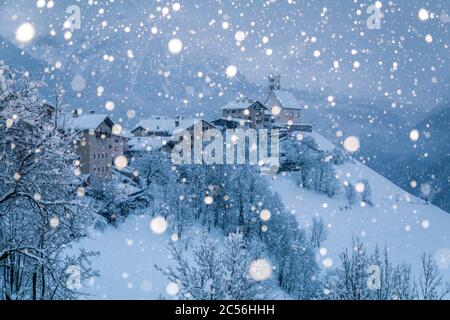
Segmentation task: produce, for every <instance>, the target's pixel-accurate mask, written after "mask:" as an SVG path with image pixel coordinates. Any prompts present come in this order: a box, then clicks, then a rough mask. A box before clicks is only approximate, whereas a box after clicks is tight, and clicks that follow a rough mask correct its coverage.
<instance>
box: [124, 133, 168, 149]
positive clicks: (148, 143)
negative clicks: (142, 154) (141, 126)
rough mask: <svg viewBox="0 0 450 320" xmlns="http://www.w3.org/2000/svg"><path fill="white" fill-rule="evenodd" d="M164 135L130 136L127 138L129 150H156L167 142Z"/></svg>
mask: <svg viewBox="0 0 450 320" xmlns="http://www.w3.org/2000/svg"><path fill="white" fill-rule="evenodd" d="M167 141H168V139H167V138H166V137H159V136H157V137H132V138H130V139H129V140H128V145H129V150H130V151H132V152H133V151H136V152H138V151H152V150H157V149H159V148H161V147H162V146H164V145H165V144H166V143H167Z"/></svg>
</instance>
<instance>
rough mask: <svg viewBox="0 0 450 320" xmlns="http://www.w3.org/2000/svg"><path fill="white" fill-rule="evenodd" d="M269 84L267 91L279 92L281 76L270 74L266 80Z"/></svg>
mask: <svg viewBox="0 0 450 320" xmlns="http://www.w3.org/2000/svg"><path fill="white" fill-rule="evenodd" d="M267 80H268V84H269V86H268V87H269V91H274V90H280V88H281V76H280V75H279V74H276V75H272V74H270V75H269V77H268V78H267Z"/></svg>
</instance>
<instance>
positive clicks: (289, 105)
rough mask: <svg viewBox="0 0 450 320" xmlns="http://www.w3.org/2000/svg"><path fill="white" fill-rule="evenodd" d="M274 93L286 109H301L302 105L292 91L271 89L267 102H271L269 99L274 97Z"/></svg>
mask: <svg viewBox="0 0 450 320" xmlns="http://www.w3.org/2000/svg"><path fill="white" fill-rule="evenodd" d="M273 95H275V97H276V99H277V100H278V101H279V102H280V104H281V107H283V108H284V109H299V110H301V109H302V107H301V106H300V104H299V103H298V101H297V99H296V98H295V97H294V95H293V94H292V93H290V92H288V91H282V90H272V91H270V93H269V96H268V97H267V99H266V102H265V104H267V103H268V102H269V100H270V99H271V98H272V96H273Z"/></svg>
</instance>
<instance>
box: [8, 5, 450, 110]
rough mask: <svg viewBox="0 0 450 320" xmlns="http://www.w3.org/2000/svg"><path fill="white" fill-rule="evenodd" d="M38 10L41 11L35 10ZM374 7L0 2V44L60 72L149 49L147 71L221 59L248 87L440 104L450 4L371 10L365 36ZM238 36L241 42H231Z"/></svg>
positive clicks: (123, 59)
mask: <svg viewBox="0 0 450 320" xmlns="http://www.w3.org/2000/svg"><path fill="white" fill-rule="evenodd" d="M39 2H40V3H41V4H45V6H44V7H43V8H38V6H37V4H38V3H39ZM49 3H51V4H50V5H49ZM175 3H179V4H180V9H179V10H176V9H178V8H177V5H175V6H174V4H175ZM52 4H53V6H52ZM73 4H75V5H78V6H79V7H80V8H81V29H80V30H74V31H73V34H72V38H71V39H70V40H67V39H64V33H65V30H64V28H63V23H64V21H65V16H66V14H65V10H66V8H67V7H68V6H69V5H73ZM373 4H375V1H361V0H345V1H325V0H314V1H312V0H311V1H301V0H266V1H260V0H257V1H256V0H255V1H225V0H222V1H204V0H202V1H200V0H197V1H192V0H191V1H184V0H177V1H148V0H133V1H124V0H109V1H106V0H105V1H99V0H96V1H94V0H83V1H77V0H54V1H49V0H40V1H38V0H21V1H20V0H0V19H1V21H2V23H1V24H0V35H1V36H2V37H4V38H6V39H8V40H10V41H11V42H12V43H14V44H16V45H17V46H18V47H21V48H22V49H23V50H24V51H25V52H27V53H29V54H31V55H33V56H34V57H36V58H38V59H43V60H46V61H47V62H48V63H51V64H55V63H56V62H57V61H59V62H61V65H58V67H61V69H63V70H64V68H67V70H69V69H70V70H74V69H75V68H74V67H73V65H77V64H78V63H81V62H83V61H84V63H91V64H95V63H103V62H104V61H105V60H104V59H105V58H106V59H108V57H110V56H113V57H114V60H113V61H112V62H110V63H111V64H122V67H124V65H125V67H126V68H128V64H130V65H132V63H135V62H130V61H131V59H136V60H135V61H139V59H146V57H147V56H150V52H152V59H155V55H154V51H155V48H158V52H159V53H158V55H157V59H156V60H155V62H154V63H155V64H156V65H157V64H158V63H162V64H165V63H167V62H170V61H171V60H173V59H179V60H177V61H178V62H180V61H181V63H182V62H188V61H190V60H191V59H193V58H195V57H197V58H198V57H204V56H210V57H216V56H224V57H226V58H228V59H229V62H230V64H233V65H235V66H236V67H237V69H238V70H239V72H241V73H242V74H244V75H245V76H246V77H247V78H248V79H250V80H251V81H253V82H255V83H263V82H264V81H265V79H264V78H265V76H266V75H267V73H268V72H269V71H268V70H270V68H273V66H275V68H276V69H277V71H278V72H279V73H280V74H281V75H282V76H283V85H284V86H286V87H288V86H292V87H295V88H297V89H307V90H315V91H317V90H326V92H336V95H345V96H352V97H362V98H367V99H372V98H377V99H378V98H385V99H388V100H390V101H392V103H393V104H395V105H409V104H415V105H420V106H421V107H423V108H424V109H429V108H432V107H434V106H435V105H438V104H440V103H442V102H443V101H445V100H447V101H448V98H449V97H450V91H449V83H450V58H449V57H450V47H449V46H450V35H449V28H450V17H449V16H450V2H449V1H448V0H444V1H418V0H408V1H407V0H401V1H400V0H398V1H394V0H392V1H385V0H383V1H378V3H377V6H378V7H380V5H381V8H380V10H381V12H382V14H383V17H382V18H381V28H380V29H369V28H368V27H367V23H366V22H367V19H368V18H369V14H367V8H368V7H369V6H370V5H373ZM49 7H50V8H49ZM174 8H175V9H174ZM421 9H425V10H426V12H427V13H428V15H422V18H428V19H426V20H424V21H422V20H421V19H419V16H418V13H419V11H420V10H421ZM422 12H423V11H422ZM24 22H30V23H31V24H33V26H34V27H35V29H36V36H35V37H34V38H33V40H31V41H30V42H29V43H27V44H20V43H19V42H18V41H17V40H16V36H15V33H16V31H17V28H18V27H19V26H20V25H21V24H23V23H24ZM152 28H153V29H152ZM155 28H157V29H155ZM152 30H153V32H152ZM241 32H243V33H241ZM237 33H238V35H237ZM242 35H244V36H245V39H243V40H242V39H241V41H237V40H236V38H237V39H239V36H241V37H242ZM172 38H179V39H180V40H181V41H182V42H183V50H182V52H181V53H180V55H178V56H176V57H174V56H173V55H171V54H170V53H169V52H168V50H167V48H166V44H167V43H168V41H170V39H172ZM162 45H163V46H162ZM161 46H162V48H161ZM180 59H181V60H180ZM141 61H142V60H141Z"/></svg>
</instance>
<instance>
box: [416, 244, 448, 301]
mask: <svg viewBox="0 0 450 320" xmlns="http://www.w3.org/2000/svg"><path fill="white" fill-rule="evenodd" d="M420 260H421V274H420V277H419V286H420V298H421V299H423V300H442V299H444V298H445V297H446V296H447V295H448V294H449V293H450V283H448V282H444V277H443V275H442V274H441V273H440V272H439V269H438V267H437V265H436V262H435V261H434V259H433V256H432V255H431V254H429V253H423V254H422V256H421V258H420Z"/></svg>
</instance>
